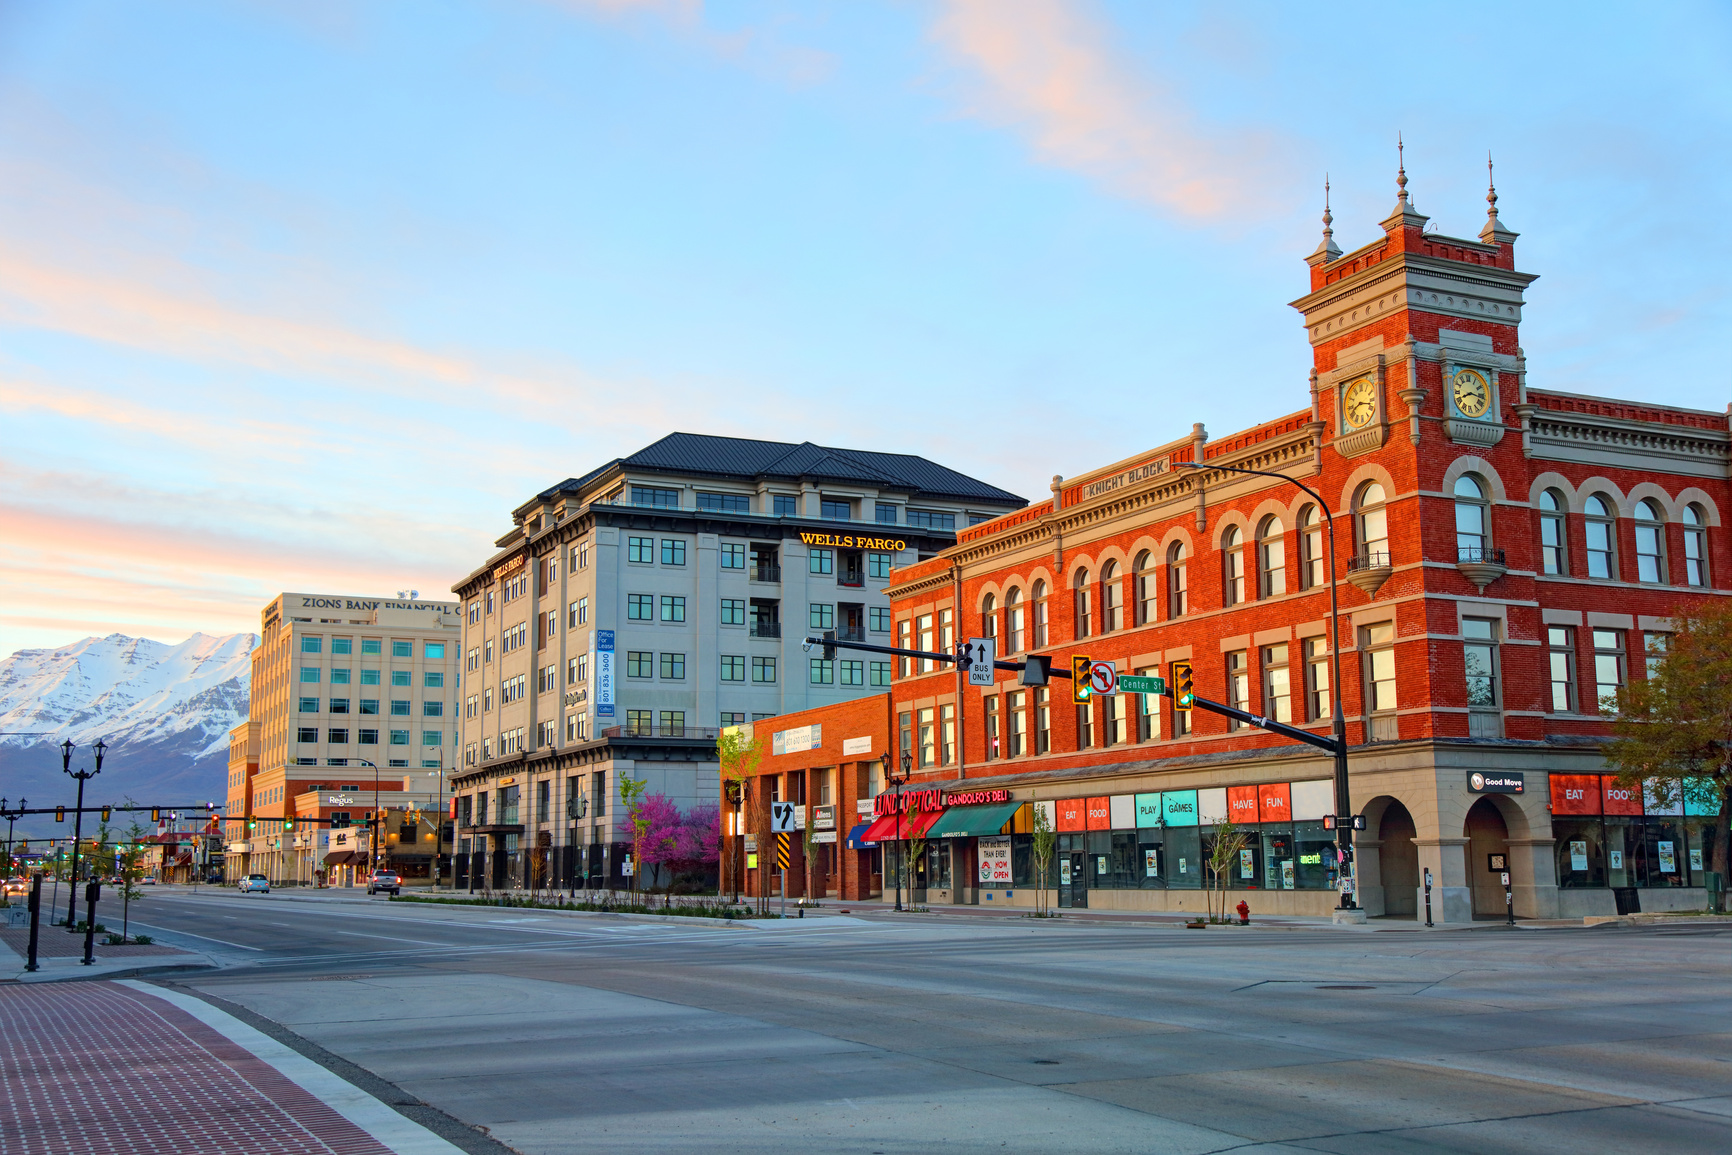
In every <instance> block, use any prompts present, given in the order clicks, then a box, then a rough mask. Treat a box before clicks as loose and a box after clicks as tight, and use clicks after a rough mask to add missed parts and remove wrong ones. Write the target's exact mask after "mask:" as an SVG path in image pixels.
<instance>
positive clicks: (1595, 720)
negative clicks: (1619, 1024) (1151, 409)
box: [778, 175, 1732, 921]
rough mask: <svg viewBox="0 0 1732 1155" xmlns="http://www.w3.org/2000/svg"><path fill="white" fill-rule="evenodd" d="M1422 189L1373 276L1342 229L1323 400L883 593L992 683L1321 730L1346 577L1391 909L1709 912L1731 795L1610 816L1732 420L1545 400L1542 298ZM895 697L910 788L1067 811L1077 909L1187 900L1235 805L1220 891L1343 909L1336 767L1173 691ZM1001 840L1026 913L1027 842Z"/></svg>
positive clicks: (955, 853)
mask: <svg viewBox="0 0 1732 1155" xmlns="http://www.w3.org/2000/svg"><path fill="white" fill-rule="evenodd" d="M1405 184H1406V178H1405V175H1403V176H1402V177H1401V179H1400V185H1401V192H1400V195H1399V198H1398V200H1397V203H1396V207H1395V209H1394V211H1393V212H1392V213H1391V214H1390V216H1389V217H1388V218H1387V219H1386V220H1384V221H1383V222H1382V235H1381V236H1379V237H1378V238H1377V239H1376V240H1375V241H1373V242H1372V243H1370V244H1367V245H1365V246H1363V247H1361V248H1359V249H1357V250H1355V251H1353V252H1349V253H1342V252H1341V251H1340V249H1339V248H1337V247H1336V245H1335V243H1334V241H1333V238H1332V234H1331V231H1330V228H1329V225H1330V218H1329V216H1328V215H1327V213H1326V214H1325V217H1324V226H1325V227H1324V236H1323V241H1322V243H1321V244H1320V245H1319V246H1318V248H1317V250H1316V251H1315V252H1314V253H1312V255H1311V256H1310V257H1308V258H1307V263H1308V264H1309V266H1310V291H1309V292H1308V293H1307V294H1306V295H1305V296H1303V297H1301V298H1299V299H1298V300H1297V301H1295V302H1293V306H1294V308H1296V309H1297V310H1298V311H1299V313H1300V315H1301V317H1302V319H1303V323H1304V326H1305V331H1306V334H1307V336H1308V338H1309V339H1310V343H1311V347H1312V351H1313V364H1312V368H1311V374H1310V382H1311V389H1310V396H1309V397H1304V396H1303V395H1301V396H1300V397H1298V398H1296V400H1297V401H1301V402H1303V403H1304V407H1303V408H1300V409H1298V410H1297V411H1296V412H1293V413H1289V414H1285V415H1282V416H1279V417H1276V418H1274V419H1272V420H1268V421H1265V422H1262V423H1260V424H1257V425H1254V426H1252V427H1250V428H1248V429H1244V430H1242V431H1239V432H1236V433H1233V434H1230V435H1228V436H1225V437H1213V438H1212V437H1210V436H1208V434H1207V433H1206V432H1205V431H1204V429H1203V427H1202V426H1201V425H1197V426H1194V427H1193V428H1192V430H1191V431H1190V433H1189V434H1187V435H1185V436H1182V437H1180V438H1178V439H1176V440H1174V441H1171V442H1168V443H1166V444H1164V445H1160V446H1157V447H1155V448H1153V449H1151V450H1149V451H1148V452H1146V453H1142V454H1138V455H1136V456H1134V457H1132V458H1129V459H1127V460H1124V461H1120V462H1116V463H1113V464H1111V465H1107V466H1104V467H1101V468H1097V469H1094V470H1091V471H1089V472H1087V473H1084V474H1082V475H1081V476H1078V477H1073V478H1069V479H1062V478H1054V480H1053V486H1052V490H1053V494H1052V497H1051V499H1050V500H1048V501H1045V502H1042V503H1039V504H1037V505H1034V506H1031V507H1029V508H1027V509H1024V510H1020V511H1017V512H1015V513H1012V514H1008V515H1006V516H1004V517H1000V518H997V519H996V520H993V521H990V522H986V523H983V524H980V525H977V526H972V527H970V528H967V529H964V530H962V531H960V532H959V534H958V543H957V545H956V546H955V547H954V548H952V549H949V550H946V551H944V552H943V553H942V554H940V555H939V556H938V557H936V558H933V559H931V560H929V561H926V562H922V563H920V564H917V565H914V566H911V567H909V568H906V569H903V570H899V571H897V572H896V574H895V575H894V578H893V583H892V587H891V591H890V592H891V596H892V599H893V617H894V621H895V628H896V631H897V638H898V644H901V645H909V646H913V647H915V648H919V649H926V650H933V649H937V650H951V649H953V648H954V646H955V644H956V642H957V641H958V639H961V638H967V637H969V636H987V637H994V638H996V639H997V646H998V653H999V656H1000V658H1005V657H1011V658H1017V657H1021V656H1023V655H1026V654H1029V653H1036V652H1038V653H1044V654H1049V655H1053V656H1054V658H1055V663H1054V664H1055V666H1056V667H1058V668H1068V666H1069V662H1068V658H1069V656H1071V655H1074V654H1079V653H1081V654H1087V655H1089V656H1090V657H1092V658H1095V659H1106V660H1111V661H1112V662H1113V663H1114V664H1115V666H1116V667H1117V669H1118V670H1119V672H1120V673H1128V672H1143V671H1147V672H1151V673H1163V674H1164V673H1166V672H1167V671H1169V670H1170V668H1171V663H1172V662H1173V661H1175V660H1179V659H1185V660H1189V661H1190V662H1191V663H1193V666H1194V669H1195V676H1196V689H1197V692H1198V693H1199V694H1201V695H1203V696H1205V697H1209V698H1213V699H1216V700H1220V701H1225V702H1228V703H1230V704H1236V705H1240V706H1242V707H1243V708H1244V709H1247V710H1250V711H1252V712H1254V713H1258V714H1262V715H1265V716H1269V717H1276V718H1280V719H1283V720H1291V722H1292V723H1293V724H1295V725H1300V726H1305V727H1311V728H1314V729H1315V730H1316V731H1317V732H1318V733H1320V734H1327V733H1328V731H1329V727H1330V725H1331V719H1330V717H1329V713H1330V698H1331V691H1330V682H1331V676H1332V671H1331V664H1330V656H1331V655H1330V631H1329V616H1330V614H1329V586H1330V580H1331V571H1332V570H1333V571H1334V573H1335V574H1337V575H1339V576H1340V578H1341V579H1342V580H1341V581H1340V582H1339V598H1340V617H1339V622H1338V624H1339V630H1340V639H1341V643H1340V644H1341V649H1342V653H1341V654H1340V668H1341V673H1342V678H1341V681H1342V684H1341V685H1340V687H1339V690H1340V698H1341V702H1342V708H1343V711H1344V718H1345V721H1346V724H1347V731H1348V736H1349V740H1350V741H1351V742H1352V743H1353V744H1354V749H1353V753H1352V756H1351V759H1350V762H1351V789H1352V801H1353V807H1354V810H1355V812H1357V813H1360V814H1363V815H1365V817H1366V819H1367V823H1368V828H1367V829H1366V831H1365V832H1364V833H1363V834H1362V835H1360V840H1359V843H1358V845H1359V858H1358V862H1357V864H1356V866H1357V888H1358V894H1359V899H1360V902H1361V904H1362V905H1363V906H1365V907H1366V908H1367V909H1368V911H1369V912H1370V913H1372V914H1373V915H1377V914H1385V913H1388V914H1409V915H1412V914H1416V913H1417V912H1418V910H1419V905H1420V903H1421V901H1422V898H1421V885H1422V879H1423V877H1424V873H1425V872H1426V871H1429V872H1430V873H1431V875H1432V877H1433V880H1434V883H1435V888H1434V891H1433V896H1432V897H1433V906H1434V915H1435V917H1437V918H1440V919H1445V920H1447V921H1460V920H1465V919H1468V918H1470V917H1472V916H1474V915H1475V914H1478V915H1480V916H1489V915H1499V916H1501V915H1502V913H1503V911H1504V890H1503V885H1502V882H1501V874H1502V873H1503V872H1504V870H1505V869H1507V871H1508V873H1509V874H1510V876H1511V886H1512V888H1513V893H1514V905H1515V910H1516V912H1517V914H1519V915H1523V916H1550V915H1559V914H1564V915H1579V914H1588V913H1611V912H1612V911H1613V910H1614V907H1615V906H1619V907H1625V906H1628V905H1630V904H1632V903H1640V905H1641V906H1642V907H1643V908H1646V909H1675V908H1686V907H1700V906H1701V905H1702V904H1703V901H1704V891H1703V889H1702V887H1703V884H1704V877H1703V875H1704V872H1703V869H1702V867H1703V866H1704V865H1705V862H1706V860H1707V859H1708V857H1709V855H1708V853H1707V851H1708V850H1709V848H1710V845H1711V838H1712V836H1713V831H1712V825H1713V819H1712V818H1711V817H1709V816H1707V815H1705V814H1702V813H1698V812H1697V811H1699V810H1703V809H1712V810H1713V811H1714V812H1715V813H1718V805H1719V804H1718V802H1717V801H1715V802H1713V803H1712V804H1711V806H1697V805H1695V804H1694V800H1693V799H1691V798H1689V797H1686V799H1685V800H1684V802H1683V803H1682V804H1679V805H1672V806H1664V805H1660V804H1659V803H1658V801H1657V800H1656V799H1655V798H1652V797H1650V798H1648V799H1645V800H1644V799H1642V798H1637V799H1635V800H1634V801H1633V802H1632V801H1631V800H1630V799H1628V798H1619V799H1613V798H1612V797H1611V795H1610V794H1608V791H1607V789H1606V786H1607V783H1609V779H1608V780H1606V782H1602V781H1601V776H1602V774H1603V772H1604V766H1603V763H1602V760H1601V758H1600V755H1599V753H1598V742H1599V740H1600V739H1602V738H1603V737H1604V736H1605V735H1606V733H1607V724H1606V720H1605V716H1604V714H1603V713H1602V712H1601V709H1602V708H1601V706H1600V700H1601V699H1602V698H1603V697H1604V696H1606V695H1607V694H1610V693H1612V692H1613V691H1615V689H1616V687H1617V685H1618V684H1620V683H1621V682H1622V681H1623V680H1624V679H1626V678H1630V677H1642V676H1644V672H1645V654H1646V653H1651V652H1653V650H1654V648H1655V647H1658V646H1663V645H1664V642H1665V637H1666V633H1667V630H1668V628H1669V619H1670V617H1671V615H1672V614H1673V613H1674V611H1675V609H1676V608H1677V607H1678V606H1680V605H1681V604H1688V603H1689V602H1690V601H1691V600H1693V599H1702V598H1709V597H1720V596H1725V593H1726V591H1727V590H1728V589H1732V556H1729V554H1728V547H1727V542H1726V539H1725V535H1724V534H1723V533H1722V532H1721V515H1720V512H1719V510H1720V507H1721V506H1722V505H1728V507H1729V508H1732V505H1729V502H1732V491H1729V489H1728V469H1729V465H1732V437H1729V431H1728V419H1727V415H1725V414H1720V413H1709V412H1702V411H1697V410H1690V409H1683V408H1679V407H1676V406H1668V405H1664V404H1660V403H1657V402H1641V403H1637V402H1628V401H1617V400H1611V399H1607V398H1598V397H1584V396H1577V395H1573V394H1569V393H1563V392H1557V391H1554V390H1548V389H1544V388H1541V387H1539V385H1538V384H1536V383H1531V382H1530V380H1529V365H1528V364H1527V361H1526V360H1525V358H1524V355H1523V352H1522V348H1521V342H1520V336H1519V330H1520V323H1521V317H1522V310H1523V308H1524V307H1525V292H1526V289H1527V287H1528V285H1529V284H1530V283H1531V282H1532V281H1533V280H1534V279H1535V277H1534V276H1533V275H1531V274H1527V273H1523V272H1519V271H1517V268H1516V260H1515V240H1516V234H1515V233H1514V232H1512V231H1510V230H1509V229H1507V228H1506V227H1505V226H1504V225H1503V224H1501V223H1500V221H1499V219H1498V216H1497V210H1496V197H1495V192H1493V193H1492V194H1489V195H1488V198H1487V199H1488V203H1489V204H1490V206H1491V208H1490V212H1489V213H1488V217H1487V220H1486V224H1485V227H1484V228H1483V229H1482V230H1481V232H1480V234H1479V237H1478V238H1477V239H1464V238H1456V237H1446V236H1442V235H1440V234H1437V233H1432V232H1427V231H1426V230H1425V227H1424V226H1425V223H1426V221H1427V218H1426V217H1425V216H1423V215H1422V214H1420V213H1419V212H1418V211H1417V210H1416V209H1415V208H1414V207H1413V206H1412V204H1411V202H1410V201H1409V198H1408V196H1407V193H1406V189H1405ZM1538 376H1540V377H1541V378H1543V376H1544V372H1543V369H1541V371H1540V373H1539V374H1538ZM1191 461H1196V462H1201V463H1202V468H1189V467H1185V466H1183V465H1182V463H1185V462H1191ZM1226 467H1239V468H1248V469H1256V470H1265V471H1271V472H1275V473H1279V474H1282V475H1284V476H1285V477H1288V478H1291V479H1292V481H1283V480H1275V479H1270V478H1266V477H1256V476H1246V475H1242V474H1235V473H1233V472H1231V471H1229V469H1228V468H1226ZM1297 483H1303V485H1305V486H1308V487H1310V489H1312V490H1314V491H1315V492H1316V493H1317V494H1318V495H1320V496H1321V499H1322V501H1321V503H1320V502H1319V501H1317V500H1316V499H1314V498H1312V497H1311V496H1309V495H1308V494H1307V493H1306V492H1305V491H1304V490H1303V489H1302V488H1300V485H1299V484H1297ZM1323 507H1326V508H1323ZM1331 521H1332V522H1333V527H1334V545H1333V547H1331V544H1330V534H1329V528H1328V527H1329V524H1330V523H1331ZM891 696H892V699H893V704H892V710H893V713H894V715H895V722H894V725H895V729H896V733H897V740H898V746H899V748H900V749H904V750H907V751H908V752H909V753H910V754H911V755H912V757H913V760H914V763H915V767H916V770H915V772H916V775H917V781H918V783H919V784H920V785H922V786H926V787H936V788H938V789H939V790H940V791H958V790H975V789H980V788H988V787H991V788H1002V789H1007V790H1009V791H1010V792H1011V796H1012V797H1013V798H1015V799H1017V800H1021V801H1036V802H1041V803H1046V804H1051V805H1052V809H1051V811H1050V813H1051V814H1052V816H1053V818H1054V820H1055V822H1056V825H1057V827H1058V829H1059V830H1060V831H1061V837H1060V852H1059V855H1058V869H1057V870H1055V872H1054V873H1055V875H1056V878H1055V880H1054V881H1055V882H1056V883H1057V884H1059V887H1060V898H1061V903H1069V904H1082V903H1087V904H1089V905H1093V906H1110V907H1129V908H1151V909H1190V910H1194V909H1196V908H1197V907H1198V906H1200V905H1201V898H1200V895H1199V894H1198V890H1197V888H1198V887H1199V886H1201V885H1203V883H1204V882H1205V878H1204V871H1203V866H1202V858H1203V856H1204V855H1205V854H1206V852H1207V850H1208V848H1209V846H1210V845H1211V842H1212V835H1213V827H1214V824H1215V823H1217V822H1218V821H1219V819H1220V815H1222V814H1225V813H1228V812H1231V813H1233V815H1234V816H1235V821H1238V822H1243V823H1247V824H1249V825H1250V827H1251V833H1252V834H1253V838H1252V845H1251V847H1250V848H1249V849H1248V850H1247V851H1246V852H1245V854H1244V855H1243V856H1241V859H1240V861H1239V863H1238V866H1239V869H1237V870H1232V871H1230V872H1229V881H1230V885H1232V886H1233V887H1235V888H1238V889H1243V890H1247V891H1252V892H1254V893H1252V894H1250V895H1247V896H1246V897H1248V898H1249V901H1250V904H1251V906H1252V908H1253V909H1254V910H1258V911H1265V912H1271V913H1273V912H1276V911H1291V912H1296V913H1319V914H1320V913H1324V912H1326V911H1327V910H1328V909H1330V908H1331V907H1333V906H1334V904H1335V902H1336V894H1335V892H1334V888H1335V887H1336V886H1337V884H1338V881H1339V880H1338V877H1337V872H1336V869H1335V865H1334V863H1333V858H1332V855H1331V854H1330V852H1329V842H1330V839H1331V838H1332V836H1331V835H1325V834H1324V832H1323V829H1322V822H1321V819H1322V817H1323V815H1324V814H1325V813H1326V812H1329V811H1332V810H1333V809H1334V805H1333V798H1332V794H1331V791H1330V787H1329V780H1330V777H1331V773H1332V770H1331V764H1330V762H1329V760H1328V758H1327V757H1326V756H1324V755H1323V754H1322V752H1320V751H1318V750H1316V749H1314V748H1311V747H1306V746H1301V745H1297V744H1295V743H1293V742H1290V741H1287V740H1284V739H1280V738H1277V737H1275V736H1273V735H1270V734H1268V733H1266V732H1263V731H1260V730H1257V729H1254V728H1240V727H1235V726H1231V725H1229V723H1228V721H1227V720H1226V719H1225V718H1223V717H1221V716H1219V715H1215V714H1210V713H1206V712H1204V711H1200V710H1199V711H1194V712H1192V713H1191V714H1190V716H1189V717H1186V716H1185V715H1184V714H1183V713H1176V712H1175V711H1174V710H1173V708H1172V700H1171V699H1170V698H1158V697H1154V696H1148V697H1144V696H1142V695H1132V694H1121V695H1115V696H1111V697H1102V698H1097V699H1095V700H1093V701H1091V702H1089V703H1087V704H1086V705H1081V706H1077V705H1074V704H1073V702H1072V699H1071V683H1069V682H1064V681H1057V680H1055V681H1054V682H1053V684H1052V685H1051V686H1050V687H1047V688H1045V689H1041V688H1034V687H1024V686H1021V685H1019V684H1018V682H1017V678H1016V675H1015V674H1012V673H1009V672H1005V671H1000V672H999V675H998V681H997V684H996V685H994V686H993V687H992V688H990V689H983V688H972V689H971V688H968V687H967V686H966V685H965V681H964V679H963V678H962V677H961V676H960V675H958V674H957V673H956V672H955V671H954V670H952V669H950V668H948V667H943V668H931V667H928V666H927V665H926V664H925V663H923V662H921V661H919V660H915V661H907V660H899V662H898V666H897V669H896V671H895V682H894V685H893V688H892V691H891ZM779 722H780V720H778V724H779ZM1518 783H1519V787H1520V792H1519V793H1516V792H1513V791H1515V790H1516V789H1517V784H1518ZM1686 793H1687V792H1686ZM938 797H939V798H940V799H942V794H940V795H938ZM1010 838H1011V840H1012V842H1013V846H1012V848H1011V852H1012V855H1013V858H1014V859H1015V864H1014V867H1015V881H1016V883H1017V884H1018V885H1017V887H1013V888H1012V889H1013V890H1016V894H1015V895H1014V897H1012V901H1014V902H1022V901H1023V900H1024V899H1025V897H1027V895H1026V892H1024V891H1022V890H1021V889H1020V888H1021V887H1022V886H1026V885H1027V883H1028V881H1029V879H1028V877H1027V876H1028V874H1029V866H1028V855H1027V846H1026V841H1027V840H1026V837H1025V836H1020V835H1011V836H1010ZM934 843H935V848H934V850H933V851H932V855H933V858H932V861H930V862H929V863H928V871H929V875H930V878H931V880H932V883H933V885H937V883H938V881H940V880H942V881H944V882H946V883H947V884H952V885H951V886H950V889H951V892H952V893H953V894H954V895H955V898H956V900H957V901H976V900H978V898H979V897H980V896H979V892H978V884H977V882H976V878H975V876H974V874H973V872H974V870H975V869H976V866H977V864H978V862H979V861H980V857H979V854H978V853H977V851H978V850H979V847H978V846H977V844H976V840H975V839H955V840H946V839H942V838H941V839H935V840H934ZM995 852H996V851H995ZM1238 897H1239V896H1235V898H1234V899H1233V901H1237V898H1238ZM997 898H998V901H1005V898H1006V896H1005V895H1003V894H999V895H998V896H997Z"/></svg>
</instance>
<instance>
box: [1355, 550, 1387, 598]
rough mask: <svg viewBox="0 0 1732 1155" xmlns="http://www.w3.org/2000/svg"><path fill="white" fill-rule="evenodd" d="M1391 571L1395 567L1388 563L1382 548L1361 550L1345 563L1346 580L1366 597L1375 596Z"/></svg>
mask: <svg viewBox="0 0 1732 1155" xmlns="http://www.w3.org/2000/svg"><path fill="white" fill-rule="evenodd" d="M1393 573H1395V567H1394V566H1393V565H1391V564H1390V561H1389V554H1388V553H1386V552H1385V551H1383V550H1361V551H1360V552H1359V553H1356V554H1354V555H1353V558H1352V560H1350V561H1349V562H1348V563H1347V580H1348V581H1350V582H1352V583H1353V584H1354V585H1355V586H1357V587H1359V589H1360V591H1361V592H1363V593H1364V594H1365V596H1366V597H1368V598H1374V597H1376V596H1377V591H1378V590H1380V589H1382V588H1383V583H1384V582H1386V581H1388V580H1389V578H1390V575H1392V574H1393Z"/></svg>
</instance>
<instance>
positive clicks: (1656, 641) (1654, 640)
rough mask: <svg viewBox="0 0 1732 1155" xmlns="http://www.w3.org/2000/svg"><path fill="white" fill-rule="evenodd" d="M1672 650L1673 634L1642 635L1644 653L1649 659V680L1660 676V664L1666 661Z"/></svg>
mask: <svg viewBox="0 0 1732 1155" xmlns="http://www.w3.org/2000/svg"><path fill="white" fill-rule="evenodd" d="M1671 649H1672V635H1671V634H1656V633H1646V634H1643V635H1642V651H1643V653H1644V654H1645V655H1646V657H1647V676H1648V677H1649V678H1653V677H1655V676H1657V675H1658V674H1659V670H1660V664H1661V663H1662V662H1664V661H1665V660H1666V655H1667V654H1668V653H1669V652H1670V651H1671Z"/></svg>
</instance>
